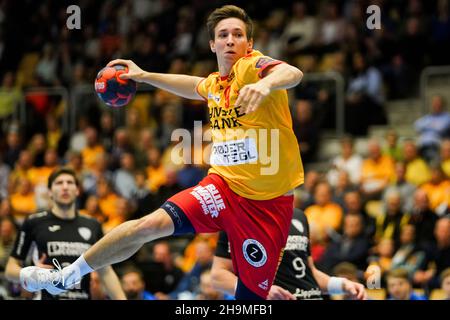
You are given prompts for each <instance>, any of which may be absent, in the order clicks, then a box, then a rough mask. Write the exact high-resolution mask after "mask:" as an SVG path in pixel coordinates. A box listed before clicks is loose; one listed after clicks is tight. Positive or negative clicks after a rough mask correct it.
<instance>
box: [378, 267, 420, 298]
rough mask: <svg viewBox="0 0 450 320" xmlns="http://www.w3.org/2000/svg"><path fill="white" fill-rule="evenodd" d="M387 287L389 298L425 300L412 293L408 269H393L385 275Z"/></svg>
mask: <svg viewBox="0 0 450 320" xmlns="http://www.w3.org/2000/svg"><path fill="white" fill-rule="evenodd" d="M387 289H388V293H389V299H390V300H427V299H426V297H424V296H420V295H418V294H416V293H414V291H413V288H412V283H411V280H410V278H409V275H408V271H406V270H403V269H395V270H392V271H390V272H389V273H388V275H387Z"/></svg>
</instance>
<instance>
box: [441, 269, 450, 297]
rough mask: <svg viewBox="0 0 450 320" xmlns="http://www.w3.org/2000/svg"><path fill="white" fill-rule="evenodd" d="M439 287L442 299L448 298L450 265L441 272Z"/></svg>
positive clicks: (449, 292) (449, 293) (449, 295)
mask: <svg viewBox="0 0 450 320" xmlns="http://www.w3.org/2000/svg"><path fill="white" fill-rule="evenodd" d="M441 289H442V290H443V291H444V294H445V296H444V299H445V300H450V267H448V268H447V269H445V270H444V271H442V273H441Z"/></svg>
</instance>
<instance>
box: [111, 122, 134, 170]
mask: <svg viewBox="0 0 450 320" xmlns="http://www.w3.org/2000/svg"><path fill="white" fill-rule="evenodd" d="M125 152H129V153H133V154H134V149H133V144H132V142H131V141H130V136H129V134H128V130H127V129H126V128H117V129H116V131H115V133H114V143H113V146H112V149H111V152H110V161H109V169H110V170H112V171H115V170H117V169H118V168H119V167H120V159H121V158H122V154H124V153H125Z"/></svg>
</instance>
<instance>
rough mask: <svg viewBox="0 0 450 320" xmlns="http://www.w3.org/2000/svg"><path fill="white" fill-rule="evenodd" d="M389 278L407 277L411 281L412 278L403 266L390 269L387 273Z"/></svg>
mask: <svg viewBox="0 0 450 320" xmlns="http://www.w3.org/2000/svg"><path fill="white" fill-rule="evenodd" d="M389 278H400V279H405V280H407V281H408V282H411V278H410V276H409V273H408V271H407V270H405V269H402V268H398V269H393V270H391V271H389V272H388V274H387V275H386V279H389Z"/></svg>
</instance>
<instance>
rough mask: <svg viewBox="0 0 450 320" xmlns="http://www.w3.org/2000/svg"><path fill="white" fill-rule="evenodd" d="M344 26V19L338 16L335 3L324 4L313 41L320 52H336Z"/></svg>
mask: <svg viewBox="0 0 450 320" xmlns="http://www.w3.org/2000/svg"><path fill="white" fill-rule="evenodd" d="M344 26H345V23H344V19H342V17H341V16H340V12H339V8H338V5H337V3H334V2H327V3H325V4H324V6H323V7H322V12H321V13H320V18H319V23H318V28H317V29H318V30H317V32H318V33H317V35H316V41H315V45H316V46H318V48H319V51H320V52H322V53H323V52H333V51H336V49H337V47H338V45H339V42H340V41H341V39H342V36H343V34H344Z"/></svg>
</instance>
